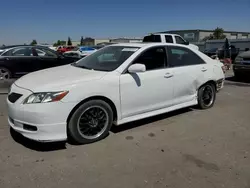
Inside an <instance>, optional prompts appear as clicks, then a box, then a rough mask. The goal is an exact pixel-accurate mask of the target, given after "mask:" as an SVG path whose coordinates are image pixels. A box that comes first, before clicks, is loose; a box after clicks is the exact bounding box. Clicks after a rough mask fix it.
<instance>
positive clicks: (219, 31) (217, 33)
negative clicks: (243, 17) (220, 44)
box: [202, 27, 226, 41]
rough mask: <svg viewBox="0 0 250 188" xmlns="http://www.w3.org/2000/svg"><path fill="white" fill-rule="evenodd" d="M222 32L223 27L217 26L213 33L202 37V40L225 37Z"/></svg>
mask: <svg viewBox="0 0 250 188" xmlns="http://www.w3.org/2000/svg"><path fill="white" fill-rule="evenodd" d="M223 33H224V29H222V28H219V27H217V28H216V29H215V30H214V32H213V34H211V35H209V36H207V37H204V38H203V39H202V40H203V41H206V40H216V39H225V38H226V35H224V34H223Z"/></svg>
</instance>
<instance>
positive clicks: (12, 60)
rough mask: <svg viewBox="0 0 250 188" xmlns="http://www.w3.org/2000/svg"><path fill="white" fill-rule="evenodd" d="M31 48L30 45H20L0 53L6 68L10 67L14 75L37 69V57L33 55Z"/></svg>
mask: <svg viewBox="0 0 250 188" xmlns="http://www.w3.org/2000/svg"><path fill="white" fill-rule="evenodd" d="M32 49H33V47H31V46H20V47H15V48H12V49H10V50H8V51H6V52H5V53H3V54H2V56H3V57H2V58H3V59H4V61H5V64H6V66H7V67H6V68H8V69H10V71H11V72H12V74H13V76H14V77H18V76H21V75H24V74H27V73H30V72H33V71H36V70H38V64H37V57H36V56H34V55H33V52H32Z"/></svg>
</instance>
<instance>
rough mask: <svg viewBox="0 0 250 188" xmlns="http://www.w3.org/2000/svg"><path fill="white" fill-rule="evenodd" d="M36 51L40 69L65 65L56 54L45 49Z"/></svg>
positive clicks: (40, 48)
mask: <svg viewBox="0 0 250 188" xmlns="http://www.w3.org/2000/svg"><path fill="white" fill-rule="evenodd" d="M35 51H36V54H35V55H36V56H37V57H38V62H39V63H38V64H39V69H47V68H51V67H56V66H60V65H63V64H62V63H61V60H60V58H59V56H58V54H57V53H56V52H54V51H52V50H50V49H48V48H44V47H35Z"/></svg>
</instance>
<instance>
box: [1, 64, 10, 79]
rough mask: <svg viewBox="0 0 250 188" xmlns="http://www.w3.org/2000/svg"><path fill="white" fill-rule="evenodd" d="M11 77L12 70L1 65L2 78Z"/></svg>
mask: <svg viewBox="0 0 250 188" xmlns="http://www.w3.org/2000/svg"><path fill="white" fill-rule="evenodd" d="M10 78H11V72H10V71H9V70H8V69H6V68H4V67H0V80H3V81H8V80H9V79H10Z"/></svg>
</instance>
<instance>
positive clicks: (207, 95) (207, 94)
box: [202, 85, 214, 107]
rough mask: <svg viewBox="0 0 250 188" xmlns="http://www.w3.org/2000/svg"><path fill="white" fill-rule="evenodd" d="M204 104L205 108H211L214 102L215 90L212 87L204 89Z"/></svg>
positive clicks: (208, 86)
mask: <svg viewBox="0 0 250 188" xmlns="http://www.w3.org/2000/svg"><path fill="white" fill-rule="evenodd" d="M202 102H203V104H204V105H205V106H207V107H209V106H211V105H212V104H213V102H214V90H213V87H212V86H210V85H207V86H205V87H204V89H203V93H202Z"/></svg>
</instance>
